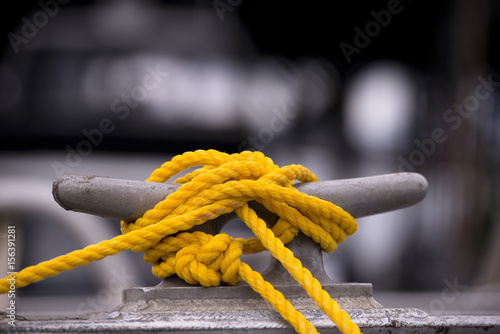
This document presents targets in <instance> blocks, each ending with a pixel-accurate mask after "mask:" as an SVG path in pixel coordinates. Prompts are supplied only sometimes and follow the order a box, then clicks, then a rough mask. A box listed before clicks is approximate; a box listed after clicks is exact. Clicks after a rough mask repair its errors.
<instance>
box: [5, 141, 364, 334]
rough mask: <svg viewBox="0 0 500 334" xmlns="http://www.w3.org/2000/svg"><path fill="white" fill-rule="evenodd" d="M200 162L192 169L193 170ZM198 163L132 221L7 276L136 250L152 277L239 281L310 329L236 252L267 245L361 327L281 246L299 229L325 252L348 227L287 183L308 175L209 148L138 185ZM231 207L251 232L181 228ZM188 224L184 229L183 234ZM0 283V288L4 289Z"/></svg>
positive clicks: (330, 208) (24, 278) (331, 312)
mask: <svg viewBox="0 0 500 334" xmlns="http://www.w3.org/2000/svg"><path fill="white" fill-rule="evenodd" d="M199 166H201V167H199ZM192 167H198V168H196V169H195V170H193V171H191V172H189V173H188V174H186V175H184V176H182V177H180V178H178V179H177V180H175V182H176V183H182V185H181V187H180V188H179V189H178V190H177V191H176V192H174V193H172V194H170V195H169V196H168V197H167V198H166V199H165V200H163V201H161V202H159V203H158V204H157V205H156V206H155V207H154V208H153V209H151V210H148V211H147V212H146V213H145V214H144V215H143V216H142V217H141V218H139V219H137V220H136V221H134V222H126V221H122V222H121V228H122V233H123V234H122V235H119V236H116V237H114V238H112V239H111V240H104V241H101V242H99V243H97V244H95V245H89V246H87V247H85V248H83V249H81V250H75V251H73V252H71V253H68V254H66V255H62V256H59V257H56V258H54V259H52V260H49V261H45V262H41V263H39V264H37V265H35V266H30V267H27V268H25V269H23V270H21V271H20V272H18V273H17V274H16V280H15V285H16V287H23V286H26V285H28V284H30V283H33V282H37V281H40V280H42V279H44V278H46V277H49V276H54V275H57V274H59V273H60V272H62V271H66V270H71V269H73V268H75V267H77V266H83V265H86V264H88V263H89V262H92V261H97V260H101V259H103V258H105V257H107V256H110V255H114V254H117V253H119V252H121V251H123V250H127V249H130V250H133V251H136V252H144V260H145V261H146V262H148V263H150V264H151V265H152V272H153V274H154V275H155V276H157V277H159V278H166V277H169V276H172V275H174V274H175V275H177V276H179V277H180V278H182V279H184V280H185V281H186V282H188V283H190V284H200V285H202V286H204V287H210V286H218V285H220V284H221V283H225V284H229V285H234V284H236V283H237V282H238V280H239V279H240V278H241V279H243V280H244V281H245V282H247V283H248V284H249V285H250V286H251V287H252V289H253V290H255V291H256V292H257V293H259V294H260V295H261V296H262V297H263V298H264V299H265V300H266V301H267V302H269V303H270V304H271V305H272V306H273V307H274V309H275V310H276V311H277V312H279V313H280V314H281V315H282V316H283V318H284V319H285V320H286V321H288V322H289V323H290V324H291V325H292V326H293V328H294V329H295V330H296V331H297V332H299V333H317V331H316V329H315V328H314V326H313V325H312V324H311V323H310V322H309V321H307V320H306V319H305V318H304V316H303V315H302V314H301V313H300V312H298V311H297V310H296V309H295V308H294V307H293V305H292V304H291V303H290V302H289V301H287V300H286V299H285V297H284V296H283V295H282V294H281V293H280V292H279V291H277V290H275V289H274V288H273V286H272V285H271V284H270V283H268V282H266V281H265V280H264V279H263V278H262V276H261V275H260V274H259V273H257V272H255V271H253V270H252V269H251V268H250V267H249V266H248V265H247V264H245V263H242V262H240V256H241V254H243V253H255V252H259V251H262V250H266V249H267V250H269V251H270V252H271V254H272V256H274V257H275V258H276V259H278V260H279V261H280V262H281V263H282V264H283V266H284V267H285V268H286V269H287V270H288V272H289V273H290V274H291V275H292V277H293V278H294V279H295V280H297V282H299V284H300V285H301V286H302V287H303V288H304V290H306V292H307V294H308V295H309V296H310V298H311V299H312V300H314V302H315V303H316V304H317V305H318V307H319V308H320V309H321V310H322V311H323V312H325V313H326V314H327V315H328V317H329V318H330V319H331V320H332V321H333V322H334V323H335V324H336V325H337V327H338V329H339V330H340V331H341V332H342V333H344V334H347V333H360V331H359V328H358V326H357V325H356V324H354V323H353V322H352V321H351V320H350V318H349V315H348V314H347V313H345V312H344V311H342V310H341V309H340V307H339V305H338V304H337V303H336V302H335V301H334V300H332V299H331V298H330V296H329V295H328V293H327V292H326V291H325V290H323V288H322V287H321V285H320V283H319V282H318V281H317V280H316V279H315V278H314V277H313V276H312V274H311V273H310V272H309V270H307V269H306V268H304V267H303V266H302V263H301V262H300V261H299V260H298V259H297V258H295V256H294V255H293V253H292V252H291V251H290V250H289V249H288V248H286V247H285V244H286V243H288V242H290V241H292V240H293V238H294V237H295V236H296V235H298V233H299V231H302V232H303V233H304V234H305V235H307V236H309V237H311V238H312V239H313V240H314V241H315V242H317V243H318V244H319V245H320V246H321V247H322V249H323V250H325V251H328V252H331V251H334V250H335V249H336V247H337V244H338V243H340V242H342V241H343V240H344V239H345V238H346V236H347V235H351V234H353V233H354V232H356V229H357V224H356V222H355V221H354V219H353V218H352V217H351V215H349V214H348V213H347V212H345V211H344V210H342V209H341V208H339V207H337V206H335V205H334V204H332V203H329V202H326V201H323V200H321V199H318V198H315V197H312V196H308V195H306V194H302V193H300V192H299V191H298V190H297V189H295V188H294V187H292V183H293V182H294V181H295V180H296V181H300V182H313V181H317V178H316V176H315V175H314V174H313V173H312V172H310V171H309V170H308V169H306V168H304V167H303V166H300V165H290V166H285V167H282V168H279V167H278V166H276V165H275V164H274V163H273V161H272V160H271V159H269V158H268V157H266V156H264V155H263V154H262V153H260V152H249V151H245V152H242V153H235V154H231V155H229V154H226V153H222V152H218V151H215V150H208V151H203V150H199V151H195V152H186V153H184V154H182V155H178V156H175V157H174V158H173V159H172V160H171V161H168V162H166V163H164V164H163V165H162V166H161V167H160V168H158V169H156V170H154V171H153V172H152V173H151V176H150V177H149V178H148V179H147V180H146V181H147V182H165V181H166V180H168V179H170V178H171V177H172V176H174V175H176V174H178V173H179V172H181V171H183V170H185V169H189V168H192ZM249 201H256V202H258V203H260V204H262V205H263V206H264V207H265V208H266V209H268V210H269V211H271V212H273V213H275V214H276V215H277V216H278V217H279V219H278V221H277V223H276V224H275V226H273V227H272V228H271V229H270V228H268V227H267V225H266V223H265V222H264V221H263V220H262V219H260V218H259V217H258V216H257V214H256V212H255V211H254V210H253V209H251V208H250V207H249V206H248V202H249ZM232 211H234V212H235V213H236V214H237V215H238V216H239V217H240V218H241V219H242V220H243V221H244V222H245V224H246V225H247V226H248V227H249V228H250V230H251V231H252V232H253V233H254V234H255V236H256V238H252V239H242V238H231V237H230V236H228V235H227V234H224V233H220V234H217V235H215V236H212V235H209V234H206V233H204V232H196V231H195V232H189V231H188V230H190V229H191V228H192V227H193V226H195V225H200V224H203V223H205V222H206V221H208V220H212V219H215V218H217V217H219V216H220V215H223V214H227V213H229V212H232ZM183 231H188V232H183ZM7 278H8V277H6V278H3V279H2V280H0V293H6V292H8V290H9V287H10V283H11V282H10V281H7Z"/></svg>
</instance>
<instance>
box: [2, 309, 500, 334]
mask: <svg viewBox="0 0 500 334" xmlns="http://www.w3.org/2000/svg"><path fill="white" fill-rule="evenodd" d="M301 312H302V313H303V314H304V316H305V317H306V318H307V319H308V320H309V321H310V322H311V323H312V324H313V325H314V326H315V327H316V328H317V329H318V331H319V332H320V333H339V331H338V330H337V328H336V326H335V325H334V324H333V322H332V321H331V320H330V319H328V318H327V317H326V315H325V314H324V313H323V312H321V311H320V310H318V309H306V310H302V311H301ZM346 312H347V313H348V314H349V316H350V317H351V319H352V320H353V321H354V322H355V323H356V324H358V326H359V327H360V328H361V330H362V332H363V333H365V334H370V333H392V334H394V333H447V334H469V333H500V317H499V316H488V315H485V316H477V315H476V316H469V315H449V316H430V315H428V314H427V313H425V312H423V311H421V310H418V309H411V308H409V309H372V310H357V309H350V310H349V309H348V310H346ZM0 317H1V316H0ZM2 327H3V330H4V331H5V332H6V333H40V332H48V333H61V332H78V333H137V332H156V333H190V334H197V333H207V332H209V333H295V331H294V330H293V328H292V327H291V326H290V325H289V324H288V323H287V322H286V321H285V320H283V319H282V318H281V316H280V315H279V314H278V313H276V312H275V311H270V310H252V311H250V310H244V311H242V310H234V311H230V312H228V311H226V310H223V311H217V310H213V311H172V312H156V313H154V312H153V313H142V312H120V311H114V312H109V313H101V314H90V315H87V316H86V317H80V318H73V319H67V318H52V319H47V320H19V321H17V323H16V326H15V327H12V326H10V327H7V326H6V325H2ZM0 328H1V327H0Z"/></svg>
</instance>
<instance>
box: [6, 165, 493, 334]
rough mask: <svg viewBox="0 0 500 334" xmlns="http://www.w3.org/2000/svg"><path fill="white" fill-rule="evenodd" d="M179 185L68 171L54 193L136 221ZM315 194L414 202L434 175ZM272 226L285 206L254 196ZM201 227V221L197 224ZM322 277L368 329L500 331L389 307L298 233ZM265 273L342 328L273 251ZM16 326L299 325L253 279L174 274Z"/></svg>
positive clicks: (240, 328)
mask: <svg viewBox="0 0 500 334" xmlns="http://www.w3.org/2000/svg"><path fill="white" fill-rule="evenodd" d="M179 186H180V185H178V184H162V183H149V182H139V181H129V180H118V179H112V178H105V177H98V176H80V175H66V176H62V177H60V178H59V179H57V180H56V181H55V182H54V187H53V194H54V198H55V200H56V201H57V202H58V203H59V204H60V205H61V206H62V207H63V208H65V209H66V210H72V211H77V212H85V213H89V214H92V215H97V216H102V217H108V218H113V219H119V220H126V221H133V220H135V219H137V218H139V217H140V216H141V215H142V214H143V213H144V212H145V211H147V210H149V209H151V208H153V207H154V206H155V204H156V203H158V202H159V201H161V200H163V199H165V198H166V197H167V196H168V195H169V194H170V193H172V192H174V191H175V190H176V189H177V188H178V187H179ZM295 186H296V188H297V189H298V190H299V191H301V192H303V193H306V194H309V195H313V196H316V197H319V198H321V199H324V200H327V201H330V202H332V203H335V204H336V205H338V206H340V207H342V208H343V209H344V210H346V211H347V212H349V213H350V214H351V215H352V216H353V217H355V218H359V217H363V216H368V215H373V214H378V213H382V212H387V211H392V210H397V209H402V208H406V207H409V206H411V205H414V204H416V203H418V202H420V201H421V200H422V199H424V197H425V195H426V193H427V181H426V179H425V178H424V177H423V176H421V175H419V174H415V173H398V174H389V175H382V176H375V177H366V178H357V179H346V180H338V181H321V182H313V183H301V184H297V185H295ZM251 206H252V207H253V208H254V209H255V210H256V211H257V213H258V215H259V216H260V217H261V218H263V219H264V220H265V221H266V223H267V224H268V225H269V226H272V225H273V224H274V223H275V222H276V221H277V216H276V215H275V214H273V213H270V212H269V211H267V210H266V209H264V208H263V206H261V205H260V204H258V203H251ZM235 217H236V216H235V215H233V214H228V215H225V216H221V217H219V218H217V219H215V220H213V221H210V222H208V223H205V224H203V225H200V226H196V227H195V228H196V229H197V230H202V231H204V232H207V233H210V234H217V233H219V232H220V230H221V229H222V227H223V226H224V224H226V223H227V222H228V221H229V220H231V219H233V218H235ZM193 229H194V228H193ZM287 247H289V248H290V249H291V250H292V251H293V252H294V254H295V256H296V257H297V258H298V259H299V260H301V262H302V263H303V265H304V267H306V268H308V269H309V270H310V271H311V273H312V274H313V276H314V277H315V278H317V279H318V280H319V282H320V283H321V284H322V286H323V288H324V289H325V290H326V291H327V292H328V293H329V294H330V296H331V297H332V298H333V299H334V300H336V301H337V302H338V303H339V305H340V307H341V308H342V309H344V310H345V311H346V312H347V313H348V314H349V315H350V317H351V319H352V320H353V321H354V322H355V323H356V324H357V325H358V326H359V327H360V328H361V330H362V332H363V333H443V332H450V333H476V332H477V333H483V332H484V331H486V330H489V331H490V332H491V333H499V332H500V317H498V316H472V315H461V316H458V315H457V316H431V315H428V314H427V313H425V312H424V311H421V310H419V309H415V308H411V309H385V308H384V307H383V306H382V305H380V304H379V303H378V302H376V301H375V300H374V299H373V295H372V285H371V284H369V283H336V282H333V281H332V280H330V278H329V277H328V276H327V275H326V273H325V271H324V269H323V259H322V251H321V249H320V247H319V246H318V245H317V244H316V243H314V242H313V241H312V240H310V239H309V238H308V237H306V236H304V235H302V234H299V236H298V237H296V238H295V239H294V240H293V241H292V242H291V243H289V244H288V245H287ZM263 276H264V278H265V279H266V280H267V281H268V282H270V283H271V284H273V286H274V287H275V288H276V289H277V290H279V291H281V292H282V293H283V294H284V295H285V297H286V298H287V299H288V300H289V301H290V302H291V303H292V304H293V305H294V307H295V308H296V309H297V310H299V311H300V312H302V313H303V314H304V316H305V317H306V318H307V319H308V320H309V321H310V322H311V323H312V324H313V325H315V326H316V328H317V329H318V330H319V331H320V332H321V333H336V332H338V331H337V329H336V328H335V325H334V324H333V323H332V322H331V320H330V319H328V317H327V316H326V315H325V314H324V313H323V312H322V311H320V310H319V309H318V308H317V306H316V305H315V304H314V302H313V301H312V300H310V298H308V296H307V294H306V292H305V291H304V290H303V289H302V288H301V286H300V285H299V284H298V283H297V282H296V281H295V280H293V279H292V277H291V276H290V275H289V274H288V272H287V271H286V270H285V269H284V268H283V267H282V266H281V264H280V263H279V262H278V261H276V260H274V259H273V260H272V261H271V264H270V265H269V267H268V268H267V270H266V271H265V272H264V273H263ZM9 331H15V332H39V331H43V332H61V331H70V332H80V331H85V332H114V333H118V332H119V333H134V332H138V331H141V332H146V331H155V332H168V333H180V332H182V333H184V332H189V333H205V332H211V333H240V332H245V333H293V332H295V331H294V330H293V328H292V327H291V326H290V325H289V324H288V323H287V322H286V321H285V320H283V318H282V317H281V316H280V315H279V314H278V313H277V312H275V311H274V310H273V308H272V306H271V305H269V304H268V303H267V302H265V301H264V300H263V299H262V297H261V296H259V295H258V294H257V293H255V292H254V291H253V290H252V289H251V288H250V287H249V286H248V285H247V284H246V283H244V282H241V281H240V282H239V283H238V284H236V285H235V286H219V287H211V288H203V287H198V286H190V285H188V284H187V283H185V282H184V281H182V280H180V279H178V278H176V277H171V278H168V279H164V280H163V281H162V282H161V283H160V284H159V285H157V286H155V287H137V288H131V289H127V290H125V291H124V292H123V302H122V305H120V306H119V307H118V308H117V309H115V310H111V311H109V312H105V313H94V314H85V315H81V316H80V317H77V318H73V319H64V318H63V317H60V318H58V317H53V318H50V319H46V320H30V319H28V320H26V321H19V322H18V323H17V324H16V327H15V328H13V329H9Z"/></svg>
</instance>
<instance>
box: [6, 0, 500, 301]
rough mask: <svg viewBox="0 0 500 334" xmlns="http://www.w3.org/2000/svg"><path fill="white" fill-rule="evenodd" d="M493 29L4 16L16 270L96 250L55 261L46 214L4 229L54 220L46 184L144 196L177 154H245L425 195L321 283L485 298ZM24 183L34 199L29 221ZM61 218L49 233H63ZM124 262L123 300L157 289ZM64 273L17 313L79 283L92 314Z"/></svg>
mask: <svg viewBox="0 0 500 334" xmlns="http://www.w3.org/2000/svg"><path fill="white" fill-rule="evenodd" d="M499 15H500V5H499V4H498V2H496V1H485V0H481V1H466V0H455V1H439V2H436V1H410V0H407V1H403V0H402V1H391V0H389V1H387V0H386V1H351V2H343V3H329V2H320V1H315V2H307V3H305V2H303V1H300V2H299V1H273V2H268V1H267V2H264V1H249V0H241V1H238V0H233V1H226V0H220V1H153V0H149V1H133V0H122V1H111V0H109V1H76V0H73V1H69V2H67V3H65V1H60V2H57V1H55V0H54V1H43V0H42V1H23V2H22V3H18V4H15V5H11V7H10V8H9V9H8V10H7V9H6V10H4V11H2V13H1V16H2V17H1V18H2V19H1V21H0V22H1V24H2V36H3V39H2V46H1V50H0V52H1V56H0V181H2V180H3V182H4V183H0V186H2V185H3V189H1V188H0V195H1V194H2V191H3V194H4V197H0V205H1V206H0V216H1V214H2V213H3V216H4V217H5V218H4V219H3V221H4V222H9V223H4V225H6V224H12V222H15V223H16V224H17V225H16V226H19V228H18V230H19V233H20V234H21V233H22V235H23V237H22V238H23V240H38V242H39V243H40V245H39V246H38V247H39V248H36V247H35V243H32V242H28V241H26V243H25V246H24V248H23V249H25V250H24V251H23V252H24V254H23V257H22V260H20V261H22V262H20V263H21V264H20V267H24V266H26V265H29V264H33V263H36V262H38V261H40V260H44V259H46V258H50V257H54V256H56V255H59V254H61V253H62V252H64V251H70V250H73V249H74V248H76V247H82V246H83V245H85V244H87V243H88V242H87V241H88V240H90V239H92V238H91V237H89V239H85V238H83V240H79V241H78V240H76V241H74V242H72V241H68V242H67V245H65V246H61V247H59V248H58V249H51V248H49V247H48V246H47V243H45V242H42V241H41V240H43V239H44V238H45V240H47V239H46V238H49V236H45V237H42V236H41V235H42V234H43V233H46V231H47V228H49V226H51V225H50V224H49V223H47V221H48V220H51V219H53V216H57V215H59V213H58V211H57V210H58V209H59V208H57V207H54V208H53V211H51V212H48V213H44V214H39V213H37V211H36V210H35V209H34V210H33V212H32V213H26V212H25V210H23V209H19V208H25V207H26V206H27V205H29V204H30V203H33V202H36V201H37V198H38V199H39V200H40V201H44V200H45V199H46V198H49V200H50V199H51V194H50V188H49V187H50V184H51V182H52V181H53V180H54V179H55V178H57V177H58V176H59V175H61V174H65V173H75V174H97V175H105V176H111V177H123V178H129V179H137V180H142V179H145V178H147V176H148V173H149V172H150V171H152V170H153V169H154V168H156V167H157V166H159V165H160V164H161V163H162V162H164V161H167V160H169V159H170V158H171V157H172V156H173V155H175V154H179V153H182V152H184V151H187V150H195V149H209V148H214V149H218V150H222V151H226V152H229V153H232V152H237V151H241V150H244V149H250V150H260V151H263V152H264V153H265V154H266V155H268V156H270V157H271V158H272V159H273V160H274V161H275V162H276V163H278V164H279V165H284V164H290V163H301V164H303V165H305V166H306V167H309V168H310V169H311V170H312V171H313V172H316V173H317V175H318V176H319V178H320V179H335V178H350V177H361V176H369V175H376V174H383V173H393V172H405V171H414V172H419V173H422V174H423V175H424V176H426V178H427V179H428V181H429V187H430V188H429V194H428V197H427V198H426V199H425V200H424V202H422V203H421V204H419V205H417V206H415V207H412V208H409V209H405V210H400V211H397V212H394V213H388V214H383V215H377V216H374V217H367V218H363V219H360V220H359V223H360V230H359V232H358V233H357V234H356V235H355V236H353V237H351V238H350V239H349V240H347V241H346V242H345V243H343V244H342V245H340V247H339V250H338V251H337V252H335V253H334V254H328V255H325V267H326V269H327V271H328V272H329V274H330V275H331V276H332V278H334V279H336V280H339V281H361V282H372V283H373V284H374V289H375V291H376V292H377V291H395V292H401V291H416V292H422V291H441V290H442V289H443V288H445V287H446V283H445V282H450V281H451V282H453V281H454V280H455V281H458V282H459V283H460V284H461V285H464V286H467V287H468V288H469V289H473V288H478V287H479V288H481V289H486V290H487V291H490V290H488V289H491V291H496V292H498V285H499V283H500V248H499V246H498V245H500V216H499V213H500V212H499V210H498V207H499V201H500V198H499V192H498V190H497V189H499V187H498V186H499V185H500V184H499V175H500V174H499V168H498V167H499V159H500V131H498V130H499V128H500V110H499V104H498V97H499V92H498V87H500V75H499V74H498V68H499V66H500V63H499V62H500V54H499V51H500V50H499V46H498V45H497V43H495V42H494V41H496V38H498V37H499V33H500V26H499V24H498V22H499ZM497 83H498V84H497ZM460 106H462V109H460ZM464 110H465V111H464ZM27 179H29V180H32V184H35V183H39V184H40V189H41V190H40V192H39V194H38V195H36V194H35V195H33V196H35V197H36V196H38V197H36V198H34V199H32V200H30V201H28V200H27V199H26V195H25V193H23V192H22V188H23V187H24V186H22V185H25V184H26V183H25V181H26V180H27ZM16 182H19V183H16ZM23 182H24V183H23ZM43 185H47V187H46V188H43ZM8 187H9V188H8ZM26 187H28V188H29V187H30V186H28V185H26ZM35 188H36V187H35V186H33V189H35ZM42 189H48V190H46V191H44V190H42ZM32 193H33V191H32ZM13 194H14V195H13ZM15 194H18V195H17V196H18V201H17V202H16V201H14V202H10V201H7V199H10V200H12V198H14V197H16V196H15ZM23 196H24V197H23ZM42 198H43V199H42ZM2 199H4V203H3V204H1V200H2ZM43 203H45V202H43ZM20 211H22V212H20ZM26 211H29V210H26ZM44 215H45V216H46V217H44ZM73 216H74V214H73ZM73 216H72V214H71V213H70V214H69V215H67V216H65V217H58V218H57V219H59V220H61V221H62V224H63V226H64V224H67V225H68V226H73V225H74V224H77V223H76V222H72V221H71V220H72V217H73ZM51 217H52V218H51ZM66 219H67V220H68V221H67V222H64V221H65V220H66ZM82 219H84V218H82ZM88 219H90V218H88ZM0 223H1V221H0ZM94 223H95V224H96V226H99V225H102V224H105V225H106V226H108V227H107V229H108V231H107V232H106V233H108V235H113V234H116V233H118V226H117V224H116V223H113V222H104V223H103V222H94ZM0 225H1V224H0ZM44 231H45V232H44ZM71 231H72V228H69V232H68V233H69V234H70V235H71V234H72V233H73V234H74V233H76V234H78V233H79V232H75V231H74V229H73V232H71ZM0 233H3V231H0ZM60 233H64V232H60ZM103 233H104V232H103ZM102 235H103V234H100V235H95V236H94V237H93V238H94V239H95V238H97V240H99V239H103V237H102ZM20 238H21V237H20ZM68 238H69V237H68ZM56 240H58V239H57V238H56ZM68 240H70V239H68ZM78 242H81V244H79V243H78ZM50 244H51V245H55V244H58V243H57V241H54V242H52V243H50ZM20 258H21V257H20ZM106 261H112V260H110V259H107V260H106ZM122 261H124V263H126V262H127V261H131V262H133V263H134V265H136V266H139V267H140V268H141V270H144V273H142V272H141V273H140V274H139V273H135V274H134V275H133V276H134V278H133V279H131V280H130V281H128V282H127V284H130V285H134V284H142V285H144V284H149V285H152V284H155V282H156V280H155V278H154V277H152V275H151V274H149V272H148V269H147V267H146V266H143V265H142V264H137V262H139V261H140V256H136V255H130V256H129V255H127V257H123V259H122ZM261 261H263V260H261V259H260V258H259V259H258V260H256V261H255V262H256V265H257V266H258V265H259V264H260V266H261V267H262V268H264V267H265V263H261ZM109 263H111V262H109ZM77 270H78V271H77ZM95 270H97V271H99V270H100V269H98V267H96V269H95ZM75 271H77V274H73V275H74V277H72V278H71V279H68V278H66V279H64V277H63V278H61V279H60V278H54V279H53V282H54V283H46V282H42V283H39V286H40V287H39V288H37V287H36V285H35V286H33V287H28V288H26V291H27V292H25V293H26V294H27V295H30V294H32V295H37V294H38V295H39V294H43V293H42V292H41V291H42V290H43V291H45V294H47V295H48V294H57V293H63V292H64V291H65V290H64V288H63V287H64V286H66V292H71V291H73V289H74V284H76V283H68V280H73V281H74V280H78V279H80V280H81V281H82V282H80V286H81V287H82V288H81V292H82V293H88V294H95V293H96V291H102V290H100V289H101V287H102V285H103V284H104V286H106V284H107V282H109V280H110V279H112V278H109V277H108V278H106V277H103V278H102V279H101V281H100V283H99V282H97V283H95V284H94V285H93V283H92V278H91V277H88V278H85V277H86V276H84V275H86V274H84V272H85V268H83V269H82V268H79V269H76V270H75ZM65 275H71V274H69V273H68V274H65ZM89 275H90V274H89ZM90 276H91V275H90ZM66 277H69V276H66ZM58 279H60V280H59V281H58ZM47 281H50V280H47ZM89 282H90V283H89ZM103 282H104V283H103ZM43 284H47V285H43ZM99 284H100V285H99ZM44 287H45V288H44ZM29 289H31V290H29ZM480 302H481V301H478V303H480ZM101 304H102V303H101ZM424 304H425V303H424ZM477 305H482V306H484V303H483V304H477ZM496 305H497V307H498V303H497V304H496ZM86 306H88V305H87V304H86ZM101 306H108V304H106V305H101ZM424 306H425V305H424Z"/></svg>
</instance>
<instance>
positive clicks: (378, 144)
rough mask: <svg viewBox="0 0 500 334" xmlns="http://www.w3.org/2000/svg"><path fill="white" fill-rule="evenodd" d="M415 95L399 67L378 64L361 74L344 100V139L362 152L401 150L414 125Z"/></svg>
mask: <svg viewBox="0 0 500 334" xmlns="http://www.w3.org/2000/svg"><path fill="white" fill-rule="evenodd" d="M416 100H417V91H416V87H415V85H414V84H413V83H412V77H411V76H410V75H409V74H408V72H407V71H406V70H405V69H404V68H403V67H402V66H401V65H399V64H397V63H393V62H389V63H379V64H375V65H372V66H370V67H368V68H367V69H364V70H362V71H361V72H360V73H359V74H358V75H357V76H356V77H355V78H354V79H353V81H352V82H351V84H350V86H349V89H348V92H347V96H346V105H345V113H346V132H347V133H346V135H347V137H348V138H349V140H350V141H351V142H352V144H353V145H354V146H355V147H356V148H357V149H359V150H361V151H375V152H393V151H396V150H399V149H401V148H404V145H406V143H407V142H408V140H409V139H410V138H409V134H410V129H411V126H412V123H413V117H414V113H415V105H416Z"/></svg>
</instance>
